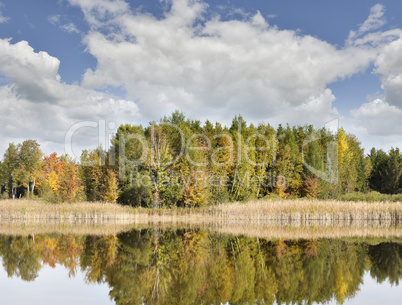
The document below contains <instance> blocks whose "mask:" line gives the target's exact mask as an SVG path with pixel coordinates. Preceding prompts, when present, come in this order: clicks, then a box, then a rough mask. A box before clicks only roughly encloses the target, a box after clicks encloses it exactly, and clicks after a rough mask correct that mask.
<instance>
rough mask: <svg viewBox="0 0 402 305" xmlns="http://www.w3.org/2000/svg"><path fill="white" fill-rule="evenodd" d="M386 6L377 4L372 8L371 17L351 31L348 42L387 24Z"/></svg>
mask: <svg viewBox="0 0 402 305" xmlns="http://www.w3.org/2000/svg"><path fill="white" fill-rule="evenodd" d="M384 12H385V7H384V5H382V4H376V5H374V6H373V7H372V8H371V9H370V15H369V17H368V18H367V19H366V20H365V21H364V22H363V24H362V25H360V27H359V29H358V30H357V31H350V33H349V37H348V39H347V44H351V43H353V42H354V40H356V39H357V38H358V37H361V36H362V35H364V34H366V33H368V32H371V31H375V30H378V29H379V28H381V27H382V26H384V25H385V23H386V19H385V17H384Z"/></svg>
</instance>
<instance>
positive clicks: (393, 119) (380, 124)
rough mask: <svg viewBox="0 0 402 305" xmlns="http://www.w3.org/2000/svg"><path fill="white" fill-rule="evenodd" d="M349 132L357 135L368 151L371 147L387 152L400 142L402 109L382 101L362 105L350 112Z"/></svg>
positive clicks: (401, 138) (398, 145)
mask: <svg viewBox="0 0 402 305" xmlns="http://www.w3.org/2000/svg"><path fill="white" fill-rule="evenodd" d="M351 114H352V120H351V121H350V122H349V124H350V128H349V129H350V130H351V131H352V132H354V133H355V134H358V135H359V138H360V140H361V141H362V143H363V145H364V147H365V148H366V150H367V151H368V150H369V149H370V148H371V147H377V148H383V149H385V150H389V149H390V148H391V147H400V145H401V142H402V120H401V118H402V109H401V108H398V107H396V106H394V105H390V104H388V103H387V102H385V101H384V100H382V99H376V100H374V101H372V102H368V103H364V104H363V105H361V106H360V107H359V108H358V109H355V110H352V111H351Z"/></svg>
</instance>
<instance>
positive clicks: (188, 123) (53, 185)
mask: <svg viewBox="0 0 402 305" xmlns="http://www.w3.org/2000/svg"><path fill="white" fill-rule="evenodd" d="M401 175H402V154H401V152H400V150H399V148H392V149H391V150H390V151H388V152H385V151H383V150H381V149H375V148H373V149H371V151H370V152H369V153H368V154H366V153H365V152H364V149H363V148H362V146H361V143H360V142H359V140H358V139H357V138H356V136H354V135H353V134H348V133H347V132H346V131H345V130H344V129H342V128H340V129H338V130H337V131H336V132H333V131H331V130H327V129H325V128H321V129H317V128H314V127H313V126H312V125H306V126H293V127H291V126H289V125H286V126H282V125H279V126H278V127H277V128H276V129H275V128H273V127H272V126H270V125H269V124H263V123H261V124H259V125H258V126H255V125H253V124H247V122H246V121H245V120H244V119H243V117H242V116H240V115H238V116H235V117H234V118H233V120H232V124H231V126H229V127H226V126H223V125H222V124H220V123H215V124H213V123H211V122H210V121H206V122H205V123H204V124H202V123H201V122H200V121H198V120H190V119H187V118H186V117H185V115H184V114H183V113H181V112H179V111H175V112H173V113H172V114H171V115H170V116H168V117H163V118H162V119H161V120H160V122H152V123H150V124H149V126H146V127H143V126H141V125H130V124H125V125H121V126H119V127H118V129H117V132H116V134H115V135H114V136H113V138H112V140H111V143H110V147H109V148H108V149H107V150H106V149H104V148H102V147H98V148H95V149H86V150H83V151H82V153H81V157H80V160H76V159H73V158H71V156H68V155H61V156H59V155H57V154H56V153H52V154H50V155H44V154H43V152H42V150H41V148H40V144H39V143H38V142H37V141H36V140H25V141H23V142H22V143H17V144H15V143H10V144H9V146H8V149H7V150H6V151H5V153H4V156H3V159H2V161H1V162H0V189H1V195H0V196H1V198H3V199H6V198H30V199H35V198H40V199H43V200H46V201H50V202H75V201H107V202H118V203H121V204H123V205H130V206H135V207H137V206H139V207H201V206H206V205H213V204H218V203H222V202H231V201H246V200H255V199H260V198H269V199H279V198H299V197H307V198H318V199H352V200H353V199H354V198H357V199H363V200H365V199H367V198H370V200H373V201H375V200H378V201H379V200H389V201H392V200H394V201H396V200H399V201H401V199H402V195H401V190H402V178H401Z"/></svg>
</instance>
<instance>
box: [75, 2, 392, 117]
mask: <svg viewBox="0 0 402 305" xmlns="http://www.w3.org/2000/svg"><path fill="white" fill-rule="evenodd" d="M70 2H71V3H73V4H76V5H80V6H81V8H82V9H83V11H84V12H85V16H86V18H87V21H88V23H89V24H90V25H91V26H92V28H93V30H92V31H91V32H89V33H88V34H87V35H86V37H85V39H84V42H85V43H86V45H87V50H88V52H89V53H90V54H92V55H93V56H94V57H95V58H96V59H97V67H96V69H94V70H87V71H86V73H85V75H84V77H83V85H84V86H86V87H87V88H102V87H106V86H123V87H124V88H125V89H126V90H127V92H128V97H129V98H130V99H134V100H138V105H139V108H140V110H141V112H142V114H143V115H144V116H145V118H146V119H158V118H159V117H160V116H161V115H164V114H168V113H169V112H171V111H172V110H174V109H180V110H183V111H184V112H185V113H186V114H188V115H189V116H192V117H196V118H201V119H203V118H206V117H209V116H211V114H212V113H213V114H215V115H217V116H220V117H221V118H227V117H230V118H231V117H233V115H234V114H238V113H241V114H243V115H244V116H245V117H246V118H250V119H253V120H254V121H260V120H265V121H268V120H270V121H272V120H277V119H278V118H281V120H283V121H282V123H285V122H289V123H293V122H294V121H295V120H297V121H298V122H299V121H300V123H303V122H304V123H314V124H322V123H325V121H327V120H329V119H330V118H331V116H332V115H333V114H334V113H336V110H335V109H333V107H332V102H333V100H334V96H333V95H332V93H331V92H330V91H329V90H328V89H327V85H328V84H329V83H332V82H335V81H338V80H340V79H344V78H346V77H349V76H352V75H354V74H355V73H358V72H362V71H365V70H366V69H367V67H368V66H369V65H370V63H372V62H373V61H374V60H375V59H376V56H377V55H378V52H379V48H377V47H374V46H371V47H368V46H367V43H371V42H373V40H374V39H376V40H378V39H379V38H378V37H377V36H376V37H372V38H370V37H366V36H361V37H360V39H366V40H367V41H366V42H365V43H363V42H361V43H359V44H352V45H349V46H347V47H345V48H343V49H337V48H336V47H335V46H333V45H331V44H329V43H327V42H325V41H321V40H319V39H317V38H314V37H311V36H308V35H306V36H300V35H298V34H297V32H295V31H289V30H279V29H278V28H276V27H270V26H269V24H268V22H267V21H266V19H265V18H264V17H263V16H262V15H261V14H260V13H259V12H257V13H255V14H254V15H249V16H245V17H244V19H243V20H229V21H222V20H221V19H220V17H219V15H214V16H213V17H211V18H209V19H208V17H207V15H208V14H207V13H206V11H207V6H206V5H205V3H203V2H202V1H186V0H176V1H172V6H171V8H170V9H169V10H167V11H166V12H165V17H164V18H161V19H156V18H155V17H153V16H151V15H149V14H142V13H138V12H132V11H130V10H129V9H128V8H127V7H125V8H124V3H123V2H122V1H112V2H107V5H105V6H103V5H100V4H98V2H96V4H95V2H94V1H89V0H85V1H79V0H71V1H70ZM109 7H111V10H110V11H108V10H109ZM123 8H124V9H123ZM381 11H382V10H379V8H375V9H372V12H371V15H370V17H369V19H368V21H367V22H365V23H364V24H363V25H362V26H361V28H362V31H363V30H364V31H368V30H371V29H375V28H376V26H375V25H376V24H377V25H378V24H379V23H380V22H379V20H380V19H381V18H382V15H381ZM105 15H108V16H112V17H111V18H109V19H107V21H104V19H103V18H101V17H102V16H105ZM99 16H101V17H99ZM375 20H377V21H375ZM110 24H114V26H115V27H114V28H115V30H114V32H113V34H112V35H111V33H110V32H107V33H105V31H101V29H102V25H103V26H104V29H109V28H110ZM98 29H99V30H98ZM393 34H395V33H393ZM379 35H380V34H379ZM380 36H381V35H380ZM383 36H384V37H383ZM383 36H381V41H384V40H385V39H394V38H389V37H390V36H391V34H390V33H387V34H384V35H383ZM392 37H394V36H392ZM377 45H378V44H377Z"/></svg>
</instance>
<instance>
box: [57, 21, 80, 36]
mask: <svg viewBox="0 0 402 305" xmlns="http://www.w3.org/2000/svg"><path fill="white" fill-rule="evenodd" d="M61 28H62V29H63V30H65V31H66V32H69V33H70V34H72V33H76V34H79V33H81V31H80V30H79V29H78V28H77V27H76V25H75V24H74V23H72V22H70V23H67V24H63V25H62V26H61Z"/></svg>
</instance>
